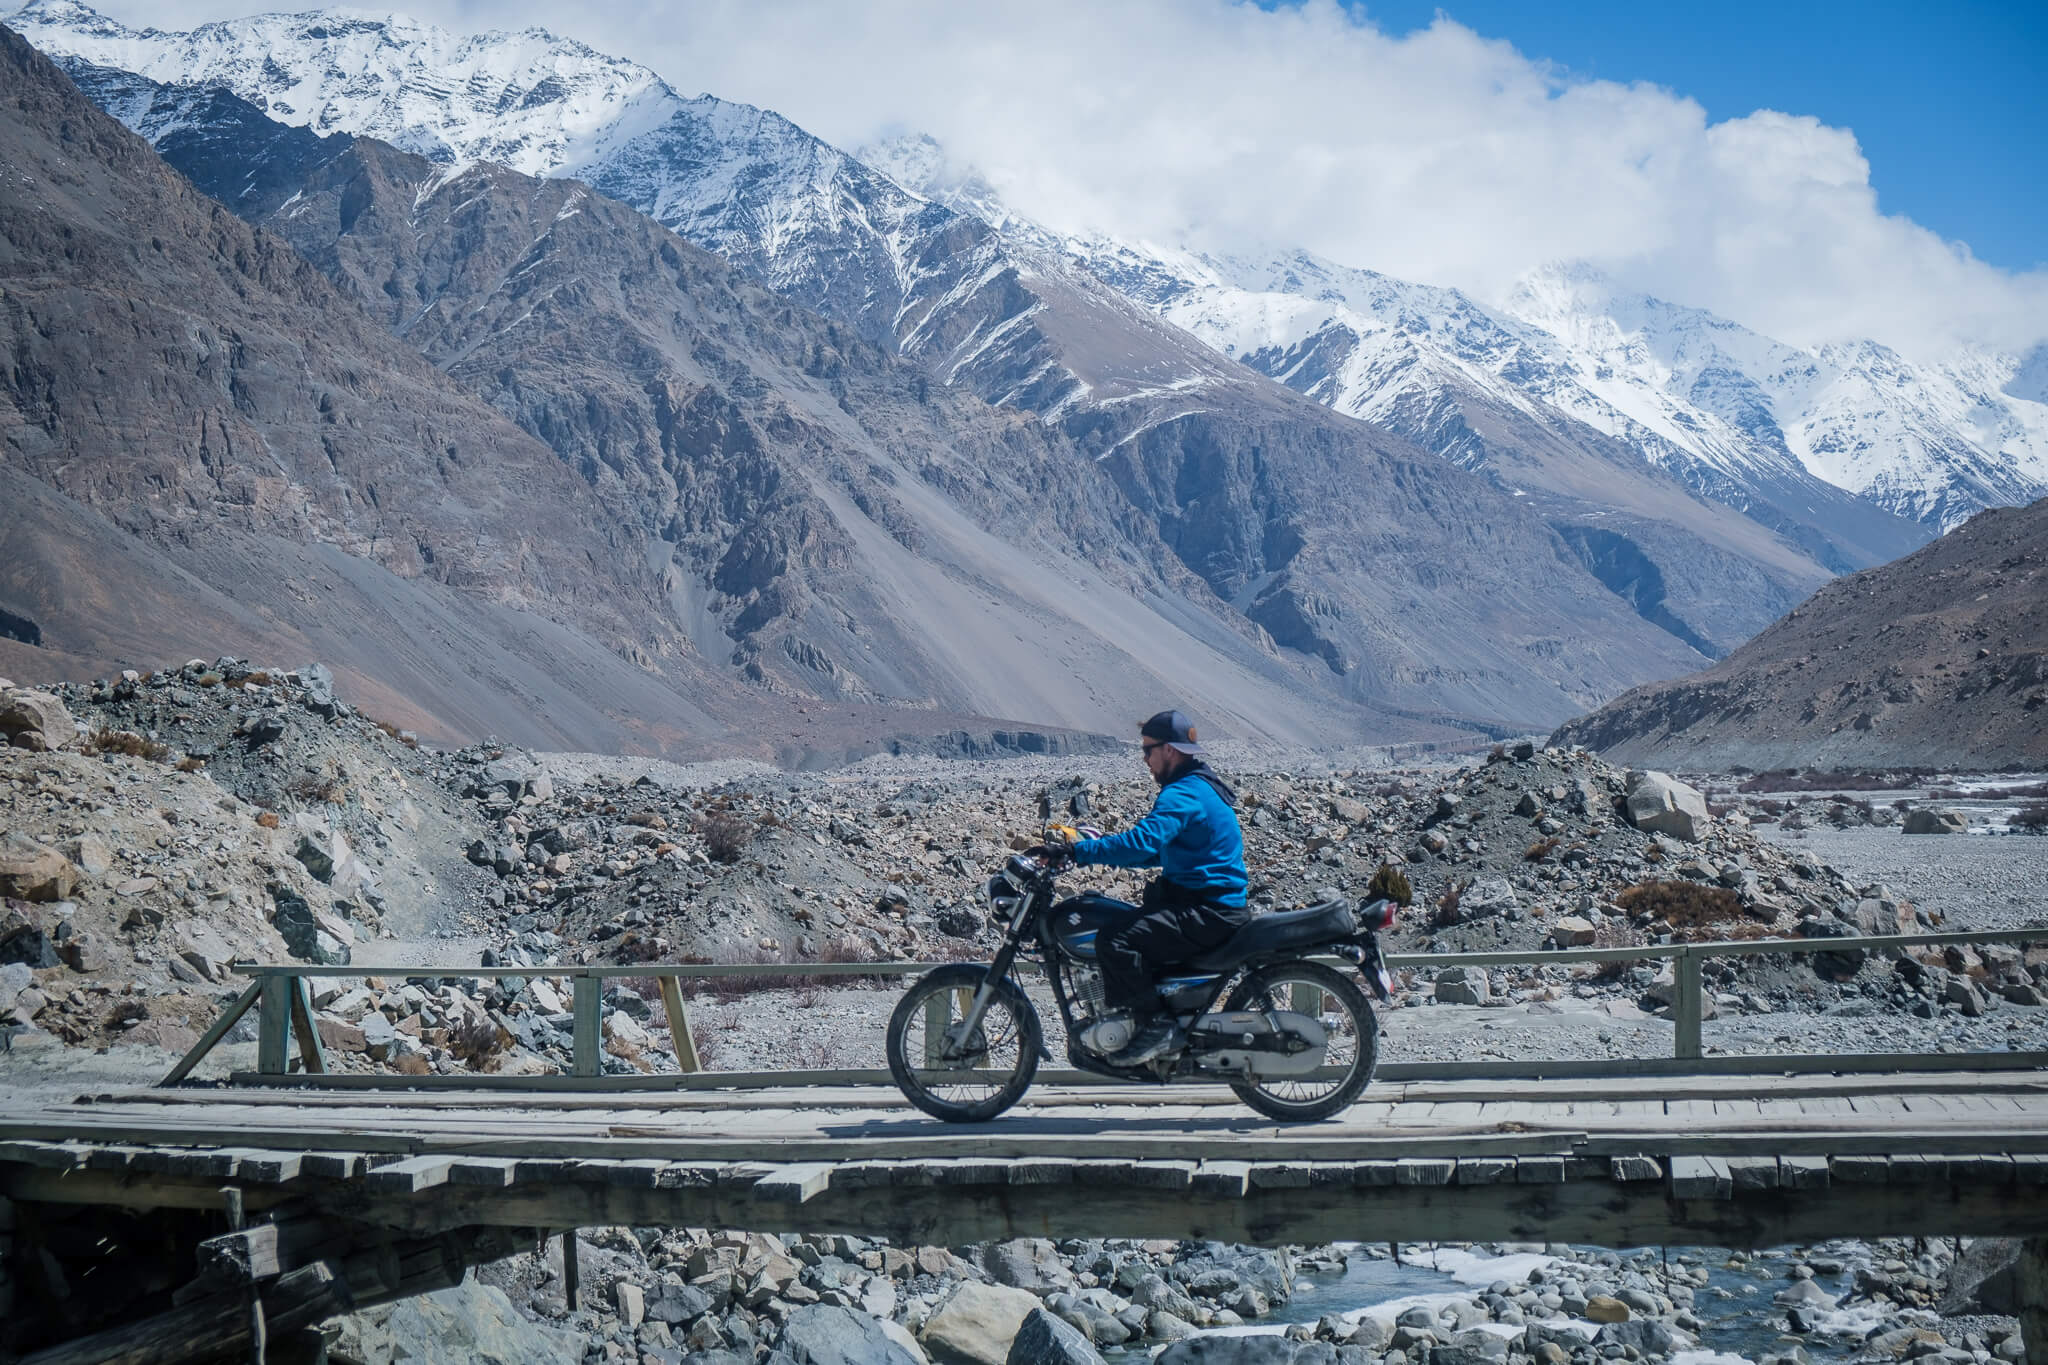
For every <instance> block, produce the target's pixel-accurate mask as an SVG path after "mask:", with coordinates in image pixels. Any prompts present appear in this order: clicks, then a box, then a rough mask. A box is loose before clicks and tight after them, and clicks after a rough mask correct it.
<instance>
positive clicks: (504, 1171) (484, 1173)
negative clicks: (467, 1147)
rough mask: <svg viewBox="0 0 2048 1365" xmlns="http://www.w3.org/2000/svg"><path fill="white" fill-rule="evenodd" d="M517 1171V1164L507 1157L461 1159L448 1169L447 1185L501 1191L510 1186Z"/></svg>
mask: <svg viewBox="0 0 2048 1365" xmlns="http://www.w3.org/2000/svg"><path fill="white" fill-rule="evenodd" d="M518 1169H519V1163H518V1162H516V1161H513V1160H512V1159H510V1158H509V1157H490V1156H473V1157H463V1158H461V1159H459V1160H458V1161H456V1163H455V1164H454V1165H452V1166H450V1167H449V1168H448V1183H449V1184H451V1185H477V1186H481V1187H483V1188H484V1189H493V1190H502V1189H505V1188H507V1187H508V1186H510V1185H511V1184H512V1181H513V1178H514V1176H515V1175H517V1173H518Z"/></svg>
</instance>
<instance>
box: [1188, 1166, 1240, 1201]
mask: <svg viewBox="0 0 2048 1365" xmlns="http://www.w3.org/2000/svg"><path fill="white" fill-rule="evenodd" d="M1251 1169H1252V1164H1251V1163H1250V1162H1249V1161H1204V1162H1203V1163H1202V1164H1201V1165H1199V1166H1197V1167H1196V1168H1195V1175H1194V1179H1193V1181H1192V1182H1191V1184H1190V1188H1191V1189H1193V1190H1194V1192H1195V1193H1196V1194H1207V1195H1216V1196H1219V1197H1221V1198H1224V1199H1242V1198H1244V1194H1245V1191H1246V1190H1247V1189H1249V1188H1250V1186H1251Z"/></svg>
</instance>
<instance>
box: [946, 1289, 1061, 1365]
mask: <svg viewBox="0 0 2048 1365" xmlns="http://www.w3.org/2000/svg"><path fill="white" fill-rule="evenodd" d="M1038 1306H1039V1305H1038V1300H1037V1299H1036V1298H1034V1297H1033V1296H1032V1295H1030V1294H1027V1293H1025V1292H1024V1291H1023V1290H1021V1289H1012V1288H1010V1287H1009V1286H1008V1285H1000V1284H976V1283H974V1282H973V1281H972V1280H969V1281H966V1282H965V1283H963V1284H962V1285H961V1286H960V1287H959V1288H958V1289H956V1290H954V1291H953V1294H952V1297H950V1298H948V1299H947V1300H946V1301H945V1302H944V1303H942V1304H940V1305H939V1307H938V1309H937V1311H936V1312H934V1313H933V1314H932V1315H931V1317H929V1318H928V1319H926V1320H925V1324H924V1347H925V1349H926V1350H927V1351H928V1352H930V1353H931V1354H932V1356H933V1357H935V1358H936V1359H938V1360H942V1361H947V1362H951V1365H1005V1362H1007V1361H1008V1360H1009V1357H1010V1342H1011V1341H1012V1340H1014V1339H1015V1338H1016V1335H1017V1331H1018V1329H1019V1328H1021V1327H1022V1326H1023V1325H1024V1319H1025V1318H1027V1317H1029V1316H1030V1315H1031V1313H1032V1310H1034V1309H1036V1308H1037V1307H1038Z"/></svg>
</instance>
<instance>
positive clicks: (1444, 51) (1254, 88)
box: [100, 0, 2048, 352]
mask: <svg viewBox="0 0 2048 1365" xmlns="http://www.w3.org/2000/svg"><path fill="white" fill-rule="evenodd" d="M100 8H102V9H103V10H105V11H106V12H107V13H109V14H112V15H114V16H116V17H119V18H121V19H122V20H124V21H126V22H130V23H136V24H144V23H154V24H157V25H159V26H169V25H170V24H172V23H174V22H175V23H189V22H193V21H196V20H200V19H206V18H218V17H224V16H225V15H229V14H235V13H245V12H250V10H251V9H252V8H253V7H252V6H249V5H246V4H240V5H238V4H234V3H214V2H212V0H198V3H182V4H181V3H179V0H105V2H104V3H103V4H102V5H101V6H100ZM409 11H410V12H412V13H414V14H416V15H418V17H420V18H423V19H430V20H433V21H435V22H437V23H441V24H443V25H445V26H446V27H449V28H451V29H455V30H458V31H475V30H478V29H482V28H514V27H522V26H525V25H538V26H541V27H545V28H548V29H550V30H552V31H554V32H557V33H561V34H564V35H566V36H572V37H576V38H580V39H582V40H584V41H586V42H588V43H590V44H591V45H593V46H595V47H598V48H601V49H603V50H606V51H609V52H614V53H618V54H620V55H624V56H629V57H632V58H634V59H636V60H639V61H642V62H644V63H646V64H647V65H649V66H651V67H653V68H654V69H655V70H657V71H658V72H660V73H661V74H662V75H663V76H664V77H666V78H667V79H668V80H669V82H670V83H671V84H672V85H674V86H676V87H677V88H678V89H679V90H682V91H683V92H684V93H686V94H694V93H697V92H698V91H700V90H701V91H708V92H710V93H712V94H716V95H719V96H722V97H724V98H727V99H737V100H744V101H747V102H750V103H754V104H759V105H763V106H766V107H768V108H772V109H775V110H777V111H779V112H781V113H783V114H785V115H787V116H789V117H790V118H792V119H795V120H796V121H797V122H798V123H801V124H803V125H804V126H806V127H808V128H810V129H811V130H812V131H814V132H816V133H818V134H819V135H821V136H823V137H825V138H827V139H828V140H831V141H833V142H836V143H839V144H840V145H843V146H854V145H858V144H859V143H860V142H862V141H863V140H865V139H867V138H868V137H870V136H872V135H874V134H875V133H877V132H879V131H881V130H883V129H885V128H887V127H891V126H900V127H907V128H915V129H921V130H924V131H928V132H930V133H932V134H933V135H934V136H936V137H938V138H939V139H940V140H941V141H942V142H944V143H945V144H946V145H947V146H948V147H949V148H950V149H951V150H952V151H953V152H954V154H955V155H957V156H958V157H959V158H960V159H961V160H963V161H965V162H969V163H972V164H974V165H976V166H979V167H980V168H982V169H983V170H984V171H985V172H986V173H987V174H988V176H989V178H990V179H991V180H992V181H993V182H995V183H996V184H997V185H998V187H999V188H1001V189H1002V190H1003V192H1004V194H1005V195H1006V197H1007V198H1009V199H1010V201H1011V202H1012V203H1013V204H1014V205H1015V206H1016V207H1017V208H1018V209H1019V210H1020V211H1021V212H1024V213H1026V214H1027V215H1029V216H1032V217H1035V218H1039V219H1041V220H1043V221H1046V222H1048V223H1050V224H1052V225H1054V226H1058V227H1063V228H1069V229H1087V228H1102V229H1107V230H1111V231H1115V232H1118V233H1122V234H1126V235H1150V236H1153V237H1155V238H1160V239H1164V240H1178V239H1180V238H1182V237H1183V236H1186V237H1188V238H1189V239H1190V240H1191V241H1192V242H1193V244H1195V245H1199V246H1207V247H1214V248H1222V249H1226V250H1227V249H1232V248H1235V247H1242V246H1254V245H1258V244H1261V243H1264V244H1272V245H1299V246H1305V247H1307V248H1309V249H1311V250H1314V251H1316V252H1319V253H1321V254H1323V255H1326V256H1329V257H1332V258H1334V259H1336V260H1339V261H1343V262H1345V263H1348V264H1354V265H1360V266H1366V267H1370V268H1372V269H1376V270H1382V271H1385V272H1387V273H1389V274H1392V275H1396V276H1400V277H1403V278H1407V279H1414V280H1421V281H1425V282H1429V283H1435V284H1450V285H1457V286H1460V287H1463V288H1465V289H1468V290H1470V291H1472V292H1474V293H1475V294H1478V295H1479V296H1481V297H1484V298H1497V297H1498V296H1500V295H1501V294H1502V293H1504V292H1505V290H1506V289H1507V288H1508V286H1509V285H1510V283H1511V282H1512V281H1513V280H1514V279H1515V278H1516V277H1517V276H1518V275H1520V274H1521V273H1522V272H1524V271H1526V270H1528V269H1530V268H1532V267H1534V266H1537V265H1541V264H1544V263H1547V262H1549V261H1553V260H1558V259H1586V260H1590V261H1592V262H1594V263H1596V264H1598V265H1600V266H1602V267H1603V268H1605V269H1606V270H1607V271H1608V272H1609V273H1610V274H1611V275H1612V276H1614V278H1615V279H1616V280H1617V281H1618V282H1619V283H1622V284H1624V285H1627V286H1631V287H1636V288H1641V289H1646V290H1648V291H1650V292H1653V293H1657V294H1659V295H1661V296H1663V297H1666V298H1668V299H1671V300H1673V301H1675V302H1679V303H1685V304H1690V305H1693V306H1697V307H1704V308H1709V309H1712V310H1713V311H1715V312H1718V313H1721V314H1723V315H1726V316H1728V317H1731V318H1734V319H1736V320H1738V321H1741V322H1743V323H1746V324H1748V325H1750V326H1752V327H1755V328H1758V329H1760V330H1762V331H1765V332H1767V333H1770V334H1772V335H1775V336H1779V337H1782V338H1784V339H1786V340H1791V341H1799V342H1809V343H1810V342H1818V341H1825V340H1833V339H1840V338H1846V337H1853V336H1874V337H1877V338H1878V339H1880V340H1884V341H1887V342H1890V343H1892V344H1894V345H1898V346H1901V347H1902V348H1905V349H1908V350H1912V351H1916V352H1923V351H1925V350H1926V349H1928V348H1930V347H1933V346H1940V345H1945V344H1947V343H1949V342H1951V341H1956V340H1970V341H1976V342H1980V343H1989V344H1993V345H1997V346H2001V347H2007V348H2015V349H2017V348H2023V347H2025V346H2028V345H2031V344H2033V343H2035V342H2039V341H2041V340H2043V339H2048V271H2034V272H2030V273H2027V274H2014V273H2011V272H2007V271H2002V270H1999V269H1997V268H1995V267H1992V266H1989V265H1987V264H1985V263H1983V262H1980V261H1977V260H1976V259H1974V258H1973V257H1972V256H1971V255H1970V254H1969V252H1968V250H1967V248H1965V247H1963V246H1961V245H1959V244H1956V243H1951V242H1946V241H1943V240H1942V239H1941V238H1940V237H1938V236H1937V235H1936V234H1934V233H1931V232H1929V231H1928V230H1926V229H1924V228H1922V227H1920V226H1918V225H1917V224H1915V223H1912V222H1910V221H1908V220H1906V219H1904V218H1899V217H1886V216H1885V215H1883V214H1881V213H1880V212H1879V211H1878V208H1877V200H1876V195H1875V193H1874V191H1873V190H1872V189H1871V186H1870V168H1869V165H1868V164H1867V162H1866V161H1865V159H1864V157H1863V155H1862V152H1861V150H1860V149H1859V148H1858V146H1857V144H1856V141H1855V138H1854V136H1853V134H1852V133H1851V132H1850V131H1848V130H1845V129H1839V128H1830V127H1827V126H1824V125H1822V124H1821V123H1819V122H1818V121H1816V120H1814V119H1811V118H1805V117H1798V116H1793V115H1787V114H1782V113H1776V112H1772V111H1768V110H1761V111H1758V112H1756V113H1753V114H1750V115H1749V116H1747V117H1745V118H1739V119H1733V120H1729V121H1726V122H1722V123H1718V124H1711V125H1710V124H1709V123H1708V122H1707V120H1706V117H1705V113H1704V111H1703V110H1702V109H1701V108H1700V106H1699V105H1698V104H1696V103H1695V102H1693V101H1692V100H1690V99H1687V98H1685V97H1684V96H1683V95H1681V94H1676V93H1673V92H1671V91H1668V90H1664V89H1660V88H1657V87H1654V86H1649V85H1621V84H1617V83H1615V82H1610V81H1595V82H1581V81H1572V80H1568V79H1565V78H1564V77H1562V76H1561V75H1560V74H1559V73H1558V72H1557V71H1556V70H1555V69H1554V68H1552V67H1550V66H1548V65H1547V64H1545V63H1543V62H1541V61H1536V60H1532V59H1530V58H1527V57H1525V56H1523V55H1521V54H1520V53H1517V52H1516V51H1515V50H1514V49H1513V48H1511V47H1510V46H1508V45H1507V44H1505V43H1502V42H1498V41H1492V40H1488V39H1486V38H1483V37H1481V36H1479V35H1478V34H1475V33H1473V32H1472V31H1471V30H1469V29H1466V28H1464V27H1462V26H1460V25H1458V24H1456V23H1453V22H1450V21H1448V20H1444V19H1439V20H1438V22H1437V23H1435V24H1434V25H1432V26H1431V27H1430V28H1428V29H1424V30H1421V31H1418V32H1416V33H1413V34H1411V35H1408V36H1406V37H1403V38H1398V39H1397V38H1390V37H1388V36H1386V35H1385V34H1383V33H1381V32H1379V31H1378V30H1376V29H1375V28H1373V27H1371V26H1370V24H1368V23H1366V22H1364V21H1361V20H1357V19H1354V18H1353V17H1351V16H1350V15H1347V14H1346V13H1345V12H1343V11H1342V10H1340V9H1339V8H1338V7H1337V6H1336V5H1335V4H1334V3H1331V0H1310V3H1307V4H1305V5H1303V6H1301V7H1300V8H1298V9H1283V10H1280V11H1277V12H1269V11H1265V10H1260V9H1257V8H1255V7H1252V6H1250V5H1247V4H1234V3H1227V2H1226V0H1116V3H1112V4H1102V3H1100V0H989V2H986V3H984V2H981V0H977V3H972V4H960V3H958V2H957V0H862V3H859V4H851V5H850V4H846V3H845V2H844V0H679V2H677V3H665V2H664V0H639V2H638V3H633V2H632V0H621V2H620V3H615V4H612V5H606V6H587V7H566V6H562V5H561V4H559V3H558V0H557V2H556V3H539V2H538V0H493V2H492V3H488V4H485V3H478V2H477V0H416V3H414V4H412V5H411V6H410V7H409Z"/></svg>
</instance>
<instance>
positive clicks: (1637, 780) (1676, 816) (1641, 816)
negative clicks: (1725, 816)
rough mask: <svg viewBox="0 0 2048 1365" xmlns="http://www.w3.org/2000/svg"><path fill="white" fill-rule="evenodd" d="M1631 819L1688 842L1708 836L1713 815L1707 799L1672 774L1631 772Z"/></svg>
mask: <svg viewBox="0 0 2048 1365" xmlns="http://www.w3.org/2000/svg"><path fill="white" fill-rule="evenodd" d="M1625 809H1626V812H1627V814H1628V822H1629V823H1630V824H1632V825H1634V826H1635V827H1636V828H1637V829H1640V830H1645V831H1648V832H1649V833H1652V834H1669V835H1671V836H1672V837H1673V838H1676V839H1684V840H1685V841H1687V842H1688V843H1697V842H1698V841H1699V840H1700V839H1701V838H1703V837H1705V835H1706V832H1707V826H1708V825H1710V824H1712V823H1713V819H1714V817H1713V815H1712V814H1711V813H1710V812H1709V811H1708V810H1707V798H1706V797H1705V796H1702V795H1701V794H1700V792H1699V789H1698V788H1696V787H1689V786H1687V785H1686V784H1685V783H1683V782H1680V781H1679V780H1678V779H1677V778H1675V777H1673V776H1672V775H1671V774H1669V773H1658V772H1631V773H1630V774H1629V775H1628V797H1627V802H1626V806H1625Z"/></svg>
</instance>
